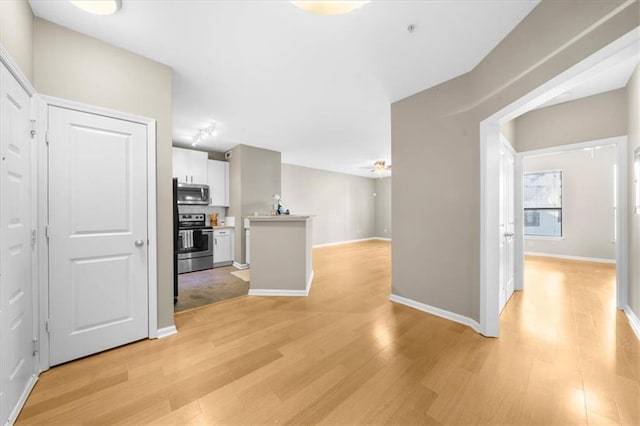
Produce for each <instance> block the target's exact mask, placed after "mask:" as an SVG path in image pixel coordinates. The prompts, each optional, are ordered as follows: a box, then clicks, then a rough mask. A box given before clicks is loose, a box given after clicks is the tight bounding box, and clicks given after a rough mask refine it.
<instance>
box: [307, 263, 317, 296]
mask: <svg viewBox="0 0 640 426" xmlns="http://www.w3.org/2000/svg"><path fill="white" fill-rule="evenodd" d="M315 275H316V273H315V271H314V270H313V269H312V270H311V275H309V280H308V281H307V296H308V295H309V291H310V290H311V284H313V277H314V276H315Z"/></svg>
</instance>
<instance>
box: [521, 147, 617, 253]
mask: <svg viewBox="0 0 640 426" xmlns="http://www.w3.org/2000/svg"><path fill="white" fill-rule="evenodd" d="M614 164H616V149H615V146H608V147H603V148H601V149H597V150H593V157H592V156H591V152H590V151H585V150H582V149H580V150H574V151H567V152H562V153H558V154H553V155H545V156H540V157H529V158H525V159H524V161H523V169H524V172H525V173H526V172H537V171H545V170H558V169H559V170H562V234H563V238H562V239H548V238H546V239H545V238H535V237H533V238H532V237H527V238H525V246H524V247H525V251H527V252H536V253H545V254H551V255H554V254H555V255H563V256H579V257H589V258H596V259H606V260H615V258H616V250H615V248H616V247H615V244H614V232H615V231H614V219H615V212H614V209H613V201H614V200H613V198H614V197H613V195H614V191H613V166H614Z"/></svg>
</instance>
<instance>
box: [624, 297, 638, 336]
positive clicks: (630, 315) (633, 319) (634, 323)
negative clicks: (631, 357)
mask: <svg viewBox="0 0 640 426" xmlns="http://www.w3.org/2000/svg"><path fill="white" fill-rule="evenodd" d="M624 313H625V314H626V315H627V319H628V320H629V325H630V326H631V329H632V330H633V332H634V333H635V334H636V337H637V338H638V340H640V319H638V316H637V315H636V314H635V312H633V311H632V310H631V306H629V305H627V307H626V308H624Z"/></svg>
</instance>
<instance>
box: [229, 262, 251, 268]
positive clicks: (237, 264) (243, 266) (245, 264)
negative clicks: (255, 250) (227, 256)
mask: <svg viewBox="0 0 640 426" xmlns="http://www.w3.org/2000/svg"><path fill="white" fill-rule="evenodd" d="M233 267H234V268H238V269H249V264H248V263H238V262H235V261H234V262H233Z"/></svg>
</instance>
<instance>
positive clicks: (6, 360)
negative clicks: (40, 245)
mask: <svg viewBox="0 0 640 426" xmlns="http://www.w3.org/2000/svg"><path fill="white" fill-rule="evenodd" d="M0 68H1V69H0V79H1V83H0V94H1V97H2V99H1V100H0V129H1V134H0V145H1V161H0V173H1V179H0V198H1V203H0V241H1V245H0V335H1V336H2V338H1V340H0V377H1V381H0V424H5V423H6V422H8V423H11V422H12V421H13V420H15V418H14V416H16V415H17V412H18V410H19V409H20V406H21V405H22V402H23V401H24V399H25V398H26V394H27V393H28V392H29V390H30V388H31V386H32V385H33V381H34V380H35V379H34V373H35V372H34V367H35V352H34V342H33V338H34V331H33V319H34V311H35V309H34V306H33V291H34V290H33V287H34V284H33V283H34V277H33V274H32V258H33V253H32V251H33V249H34V244H35V242H32V240H31V229H32V223H31V214H32V209H31V207H32V206H31V196H32V193H31V143H32V142H31V137H30V134H29V132H30V129H29V127H30V103H31V100H30V96H29V94H28V93H27V92H26V91H25V90H24V89H23V88H22V86H21V85H20V84H19V83H18V81H17V80H16V79H15V77H14V76H13V75H12V74H11V73H10V72H9V70H8V69H7V67H5V65H4V64H1V63H0Z"/></svg>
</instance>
